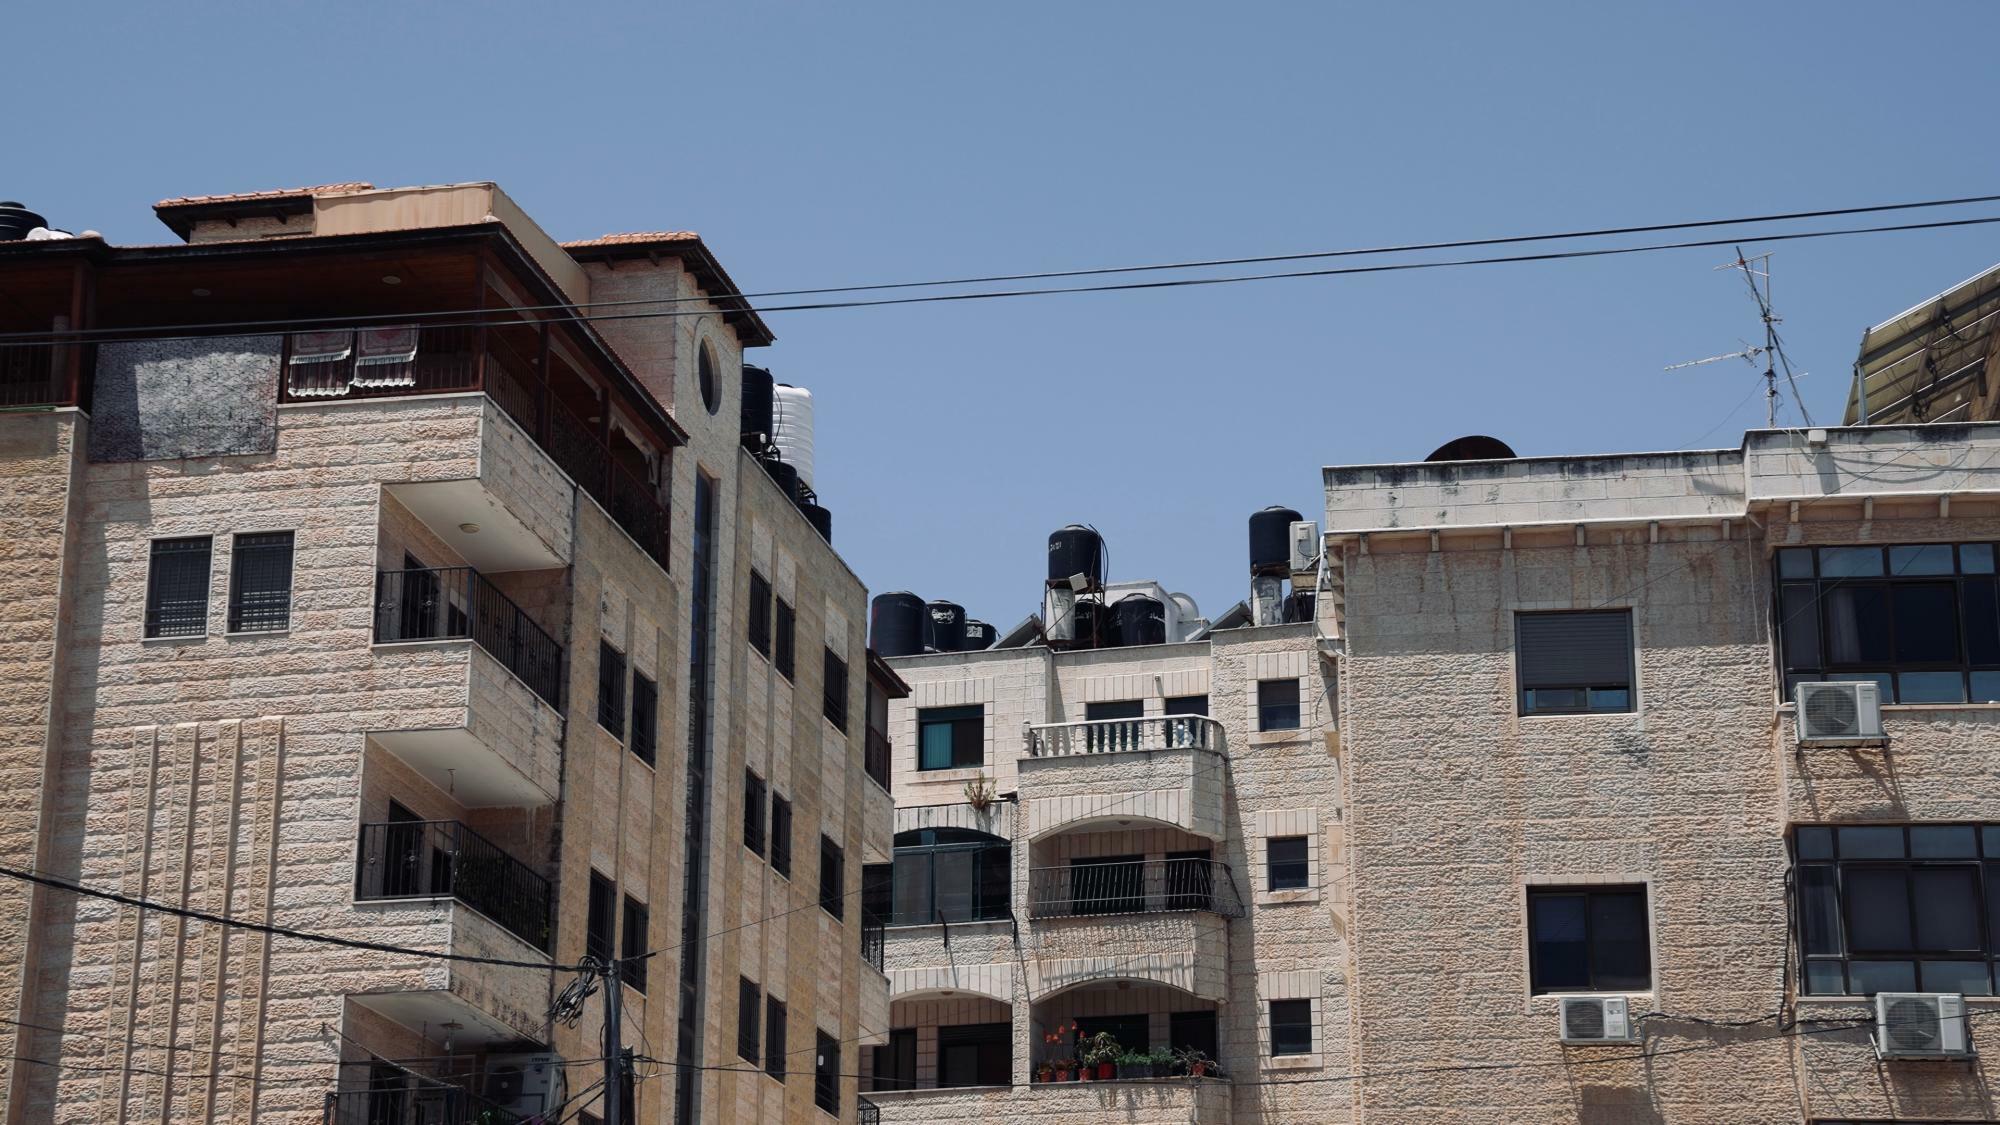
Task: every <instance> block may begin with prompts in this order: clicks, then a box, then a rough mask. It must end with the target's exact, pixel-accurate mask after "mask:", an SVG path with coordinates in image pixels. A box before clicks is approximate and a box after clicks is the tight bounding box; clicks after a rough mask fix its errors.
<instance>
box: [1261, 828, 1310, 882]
mask: <svg viewBox="0 0 2000 1125" xmlns="http://www.w3.org/2000/svg"><path fill="white" fill-rule="evenodd" d="M1311 885H1312V865H1311V864H1310V863H1308V862H1307V853H1306V837H1304V836H1273V837H1271V838H1270V839H1268V840H1266V841H1264V889H1265V890H1270V891H1296V890H1300V889H1303V888H1305V887H1309V886H1311Z"/></svg>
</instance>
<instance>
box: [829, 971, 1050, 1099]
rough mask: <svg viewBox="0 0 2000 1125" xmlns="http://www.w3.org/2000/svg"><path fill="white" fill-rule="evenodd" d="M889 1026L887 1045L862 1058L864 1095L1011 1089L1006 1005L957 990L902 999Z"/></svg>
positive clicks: (1010, 1016) (1009, 1009)
mask: <svg viewBox="0 0 2000 1125" xmlns="http://www.w3.org/2000/svg"><path fill="white" fill-rule="evenodd" d="M889 1023H890V1031H889V1041H888V1042H887V1043H885V1044H883V1045H882V1046H879V1047H875V1048H872V1049H870V1050H867V1051H864V1052H862V1056H861V1088H862V1089H863V1090H864V1091H868V1092H870V1093H878V1092H879V1093H885V1094H886V1093H897V1092H901V1091H912V1090H951V1089H964V1088H966V1087H976V1086H1008V1085H1011V1084H1012V1083H1013V1080H1014V1077H1013V1075H1014V1009H1013V1006H1012V1005H1010V1004H1008V1003H1006V1002H1005V1001H1002V1000H996V999H994V998H993V997H990V996H981V995H976V994H972V993H967V992H962V991H955V990H939V991H934V992H924V993H915V994H910V995H906V996H899V997H897V998H896V999H895V1001H894V1002H892V1003H891V1004H890V1005H889Z"/></svg>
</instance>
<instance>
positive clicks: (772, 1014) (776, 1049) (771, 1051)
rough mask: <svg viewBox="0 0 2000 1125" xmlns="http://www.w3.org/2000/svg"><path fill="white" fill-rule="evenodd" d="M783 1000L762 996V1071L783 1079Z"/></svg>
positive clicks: (767, 995)
mask: <svg viewBox="0 0 2000 1125" xmlns="http://www.w3.org/2000/svg"><path fill="white" fill-rule="evenodd" d="M785 1019H786V1012H785V1002H784V1001H783V1000H780V999H778V998H777V997H776V996H772V995H770V994H768V993H767V994H765V996H764V1073H765V1074H768V1075H770V1076H771V1077H773V1078H775V1079H777V1080H778V1081H780V1082H783V1081H784V1080H785Z"/></svg>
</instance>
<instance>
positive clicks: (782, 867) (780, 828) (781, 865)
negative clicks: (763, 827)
mask: <svg viewBox="0 0 2000 1125" xmlns="http://www.w3.org/2000/svg"><path fill="white" fill-rule="evenodd" d="M771 870H773V871H776V872H777V873H778V874H780V875H783V876H784V877H785V878H787V879H789V878H791V877H792V803H791V802H790V801H787V800H785V799H784V798H783V797H780V796H778V795H777V794H776V793H773V794H771Z"/></svg>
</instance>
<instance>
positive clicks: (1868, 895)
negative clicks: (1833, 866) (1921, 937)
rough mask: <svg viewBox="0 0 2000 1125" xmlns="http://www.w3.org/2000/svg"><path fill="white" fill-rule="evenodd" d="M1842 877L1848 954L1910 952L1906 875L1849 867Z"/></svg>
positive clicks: (1899, 871)
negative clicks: (1907, 950) (1908, 950)
mask: <svg viewBox="0 0 2000 1125" xmlns="http://www.w3.org/2000/svg"><path fill="white" fill-rule="evenodd" d="M1842 874H1843V876H1844V878H1843V879H1842V881H1841V890H1842V891H1843V892H1845V894H1844V896H1843V897H1844V898H1845V899H1846V903H1845V905H1846V907H1847V947H1848V951H1849V952H1851V953H1900V952H1902V951H1904V950H1906V949H1910V948H1913V946H1912V944H1911V943H1912V941H1913V936H1912V934H1911V932H1910V891H1909V872H1907V871H1906V870H1904V869H1902V868H1896V867H1891V868H1871V867H1850V868H1848V869H1847V870H1845V871H1844V872H1842Z"/></svg>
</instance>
